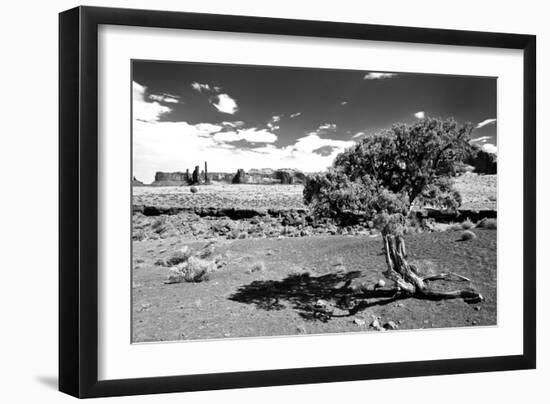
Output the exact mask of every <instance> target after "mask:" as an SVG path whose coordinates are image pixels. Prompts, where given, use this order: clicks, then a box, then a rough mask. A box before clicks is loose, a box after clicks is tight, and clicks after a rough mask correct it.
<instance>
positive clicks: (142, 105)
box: [132, 81, 172, 122]
mask: <svg viewBox="0 0 550 404" xmlns="http://www.w3.org/2000/svg"><path fill="white" fill-rule="evenodd" d="M146 92H147V87H145V86H142V85H141V84H139V83H137V82H135V81H134V82H133V83H132V115H133V119H134V120H138V121H145V122H154V121H158V120H159V119H160V117H161V116H162V115H164V114H167V113H169V112H170V111H172V109H171V108H169V107H167V106H165V105H160V104H159V103H158V102H156V101H154V102H148V101H146V98H145V93H146Z"/></svg>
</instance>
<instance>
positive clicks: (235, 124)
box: [222, 121, 244, 128]
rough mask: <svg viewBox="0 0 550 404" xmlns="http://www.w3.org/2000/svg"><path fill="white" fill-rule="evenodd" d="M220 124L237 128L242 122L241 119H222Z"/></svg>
mask: <svg viewBox="0 0 550 404" xmlns="http://www.w3.org/2000/svg"><path fill="white" fill-rule="evenodd" d="M222 125H223V126H225V127H230V128H239V127H241V126H243V125H244V122H243V121H232V122H228V121H224V122H222Z"/></svg>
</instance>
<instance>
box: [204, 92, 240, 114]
mask: <svg viewBox="0 0 550 404" xmlns="http://www.w3.org/2000/svg"><path fill="white" fill-rule="evenodd" d="M210 103H211V104H212V105H213V106H214V107H215V108H216V109H217V110H218V111H220V112H223V113H224V114H230V115H233V114H235V113H236V112H237V111H238V110H239V108H238V107H237V102H236V101H235V100H234V99H233V98H231V97H230V96H229V95H228V94H218V95H216V96H214V97H212V99H211V100H210Z"/></svg>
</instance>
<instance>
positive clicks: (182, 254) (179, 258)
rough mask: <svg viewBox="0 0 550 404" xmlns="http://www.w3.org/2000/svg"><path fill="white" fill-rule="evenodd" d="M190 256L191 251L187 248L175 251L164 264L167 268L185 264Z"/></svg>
mask: <svg viewBox="0 0 550 404" xmlns="http://www.w3.org/2000/svg"><path fill="white" fill-rule="evenodd" d="M191 255H192V251H191V249H190V248H189V247H187V246H185V247H182V248H181V249H180V250H178V251H176V252H175V253H174V254H173V255H172V256H171V257H170V258H168V259H167V260H166V263H167V264H168V265H169V266H175V265H178V264H181V263H182V262H186V261H187V260H188V259H189V258H190V257H191Z"/></svg>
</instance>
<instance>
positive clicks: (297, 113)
mask: <svg viewBox="0 0 550 404" xmlns="http://www.w3.org/2000/svg"><path fill="white" fill-rule="evenodd" d="M300 115H302V113H301V112H295V113H293V114H290V117H291V118H296V117H297V116H300Z"/></svg>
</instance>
